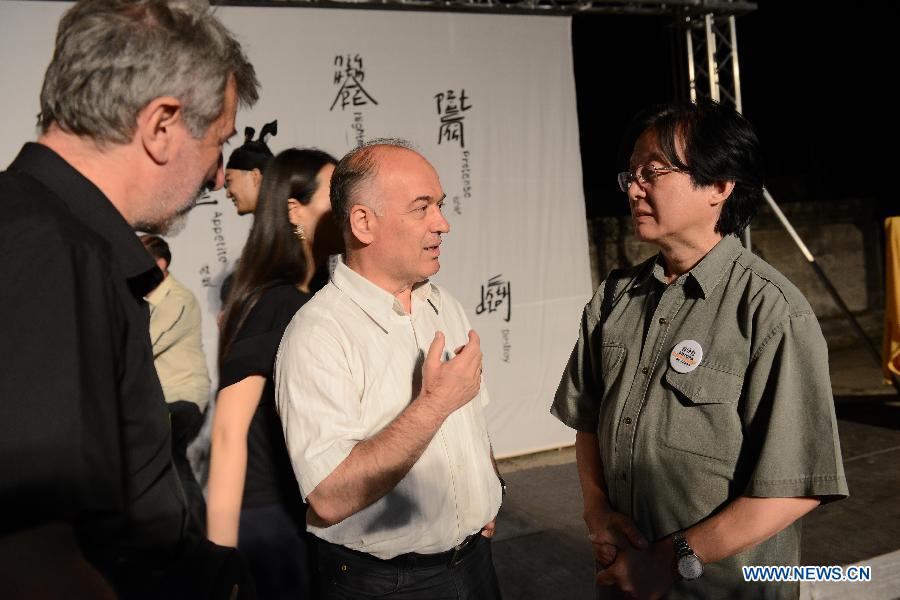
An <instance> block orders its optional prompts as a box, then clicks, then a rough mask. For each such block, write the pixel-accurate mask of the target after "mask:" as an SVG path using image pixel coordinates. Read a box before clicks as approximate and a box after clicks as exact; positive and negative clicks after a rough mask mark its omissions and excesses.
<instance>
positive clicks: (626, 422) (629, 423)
mask: <svg viewBox="0 0 900 600" xmlns="http://www.w3.org/2000/svg"><path fill="white" fill-rule="evenodd" d="M625 424H626V425H631V417H625Z"/></svg>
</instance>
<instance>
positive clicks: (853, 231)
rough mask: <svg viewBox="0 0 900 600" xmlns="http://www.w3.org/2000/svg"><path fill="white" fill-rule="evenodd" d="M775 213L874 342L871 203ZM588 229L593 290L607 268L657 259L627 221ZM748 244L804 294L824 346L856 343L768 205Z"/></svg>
mask: <svg viewBox="0 0 900 600" xmlns="http://www.w3.org/2000/svg"><path fill="white" fill-rule="evenodd" d="M776 200H777V199H776ZM780 206H781V209H782V211H783V212H784V213H785V215H786V216H787V218H788V220H789V221H790V222H791V224H793V226H794V228H795V229H796V230H797V233H798V234H799V235H800V237H801V239H803V241H804V243H805V244H806V246H807V247H808V248H809V250H810V252H812V254H813V256H814V257H815V258H816V261H817V262H818V263H819V265H820V266H821V267H822V270H823V271H824V272H825V274H826V275H827V276H828V278H829V279H830V280H831V283H832V284H833V285H834V287H835V288H836V289H837V290H838V293H839V294H840V295H841V297H842V298H843V300H844V302H845V303H846V304H847V306H848V307H849V308H850V310H851V312H853V313H854V314H856V315H857V316H858V317H859V320H860V322H861V324H862V326H863V328H864V329H865V330H866V332H867V333H869V334H870V335H871V336H872V337H873V338H875V339H877V340H879V343H880V335H881V333H880V327H881V324H880V315H881V314H882V311H883V309H884V233H883V232H884V228H883V224H882V223H881V222H878V221H877V220H876V218H875V215H874V213H873V209H872V203H871V202H867V201H863V200H847V201H841V202H829V203H825V204H820V203H815V202H795V203H791V204H784V205H780ZM588 226H589V239H590V242H591V267H592V270H593V277H594V284H595V287H596V285H599V283H600V281H602V279H603V277H605V275H606V273H608V272H609V271H610V270H611V269H613V268H616V267H624V266H628V265H632V264H636V263H638V262H641V261H642V260H644V259H646V258H648V257H649V256H652V255H653V254H655V252H656V249H655V247H653V246H651V245H649V244H645V243H642V242H639V241H637V240H636V239H635V237H634V233H633V231H632V226H631V217H606V218H599V219H594V220H593V221H591V222H590V223H589V224H588ZM751 243H752V247H753V251H754V252H756V253H757V254H759V255H760V256H761V257H762V258H763V259H764V260H766V261H767V262H769V263H770V264H771V265H773V266H774V267H775V268H776V269H778V270H779V271H780V272H781V273H783V274H784V275H785V276H786V277H787V278H788V279H790V280H791V281H792V282H793V283H794V284H795V285H796V286H797V287H798V288H799V289H800V291H802V292H803V294H804V295H805V296H806V298H807V299H808V300H809V303H810V304H811V305H812V307H813V310H814V311H815V312H816V315H818V317H819V319H820V321H821V323H822V328H823V330H824V331H825V334H826V337H827V338H828V340H829V345H832V347H839V346H844V345H847V344H852V343H855V340H856V338H855V337H854V334H853V331H852V329H851V328H850V326H849V325H848V324H847V322H846V320H845V319H844V317H843V314H842V313H841V312H840V309H839V308H838V306H837V305H836V304H835V302H834V301H833V300H832V297H831V296H830V295H829V293H828V291H827V289H826V287H825V286H824V285H823V284H822V283H821V281H820V280H819V278H818V276H817V275H816V273H815V272H814V271H813V269H812V267H810V265H809V263H808V262H807V261H806V259H805V258H804V257H803V254H802V253H801V252H800V250H799V249H798V248H797V246H796V245H795V244H794V242H793V240H792V239H791V237H790V236H789V235H788V233H787V231H786V230H785V229H784V227H782V225H781V223H780V221H778V219H777V218H776V217H775V215H774V213H773V212H772V211H771V209H769V207H768V205H766V206H764V207H763V209H762V210H761V211H760V214H759V215H758V216H757V218H756V219H755V220H754V222H753V225H752V227H751Z"/></svg>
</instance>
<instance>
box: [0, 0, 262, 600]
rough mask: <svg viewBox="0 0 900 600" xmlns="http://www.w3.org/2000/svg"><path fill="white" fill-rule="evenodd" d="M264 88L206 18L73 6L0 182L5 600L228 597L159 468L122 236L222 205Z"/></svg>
mask: <svg viewBox="0 0 900 600" xmlns="http://www.w3.org/2000/svg"><path fill="white" fill-rule="evenodd" d="M257 88H258V82H257V80H256V76H255V74H254V71H253V67H252V65H250V63H249V62H248V61H247V59H246V57H245V56H244V54H243V51H242V50H241V47H240V45H239V44H238V42H237V41H236V40H235V39H234V37H233V36H232V34H231V33H230V32H229V31H228V30H227V29H226V28H225V27H224V26H223V25H222V24H221V23H220V22H219V21H218V20H217V19H216V18H215V17H214V16H213V15H212V12H211V11H210V9H209V6H208V5H207V4H206V3H205V2H184V1H182V0H179V1H171V2H170V1H169V0H138V1H131V0H129V1H126V0H83V1H81V2H78V3H77V4H75V5H74V6H73V7H72V8H70V9H69V10H68V11H67V12H66V14H65V15H64V16H63V17H62V20H61V22H60V25H59V30H58V33H57V37H56V48H55V51H54V55H53V59H52V60H51V62H50V65H49V66H48V68H47V72H46V75H45V79H44V84H43V89H42V91H41V113H40V117H39V125H40V129H41V134H40V137H39V139H38V141H37V143H29V144H26V145H25V146H24V148H23V149H22V150H21V152H20V153H19V155H18V157H17V158H16V159H15V161H14V162H13V163H12V164H11V165H10V166H9V168H8V170H7V171H5V172H4V173H2V174H0V207H2V210H3V219H2V220H0V255H2V256H3V261H0V289H2V290H3V291H2V293H0V322H2V323H3V334H2V335H0V356H2V357H3V369H2V371H0V399H2V401H0V428H2V431H0V506H2V507H3V511H2V514H0V581H2V582H3V591H2V592H0V595H2V596H3V597H4V598H7V599H8V598H19V597H22V598H34V597H40V598H56V597H59V598H73V597H94V596H95V594H96V593H97V591H98V590H99V589H101V588H103V589H104V590H105V592H103V593H105V594H106V595H107V596H109V595H112V594H115V595H116V596H118V597H119V598H144V597H147V598H182V597H190V598H199V597H229V596H230V595H231V594H232V593H233V592H234V591H235V586H234V585H233V584H234V583H241V582H239V581H234V579H235V578H239V577H240V570H239V568H238V567H239V563H232V562H231V561H232V560H234V559H236V557H237V555H236V554H235V553H234V551H233V550H229V549H226V548H217V547H216V546H214V545H213V544H210V543H209V542H208V541H206V540H205V539H204V538H203V537H202V536H201V535H200V528H199V527H198V524H196V523H193V522H192V521H191V520H190V517H189V513H188V511H187V507H186V503H185V498H184V493H183V492H182V490H181V489H180V485H179V481H178V477H177V474H176V472H175V469H174V468H173V465H172V453H171V432H170V427H169V416H168V412H167V409H166V403H165V400H164V398H163V392H162V389H161V387H160V384H159V380H158V378H157V375H156V371H155V369H154V366H153V353H152V350H151V346H150V337H149V331H148V326H149V321H148V308H147V303H146V302H145V301H144V300H143V296H144V295H145V294H146V293H148V292H149V291H150V290H151V289H153V288H154V287H155V286H156V285H157V284H158V283H159V282H160V281H161V279H162V273H161V272H160V270H159V269H158V268H157V266H156V264H155V262H154V261H153V259H152V258H151V257H150V255H149V254H148V253H147V251H146V250H145V249H144V247H143V246H142V245H141V243H140V241H138V238H137V236H136V235H135V234H134V229H142V230H144V231H148V232H159V233H162V232H164V231H165V230H166V229H167V228H168V227H170V226H171V225H172V224H174V223H175V222H177V221H178V220H179V218H180V217H181V216H182V215H183V214H184V213H186V212H187V211H188V210H190V208H191V207H192V206H193V205H194V204H195V201H196V197H197V193H198V191H199V189H200V188H201V186H202V185H203V184H204V182H210V185H211V187H213V188H218V187H221V185H222V183H223V180H224V174H223V171H222V168H221V166H220V165H221V162H220V158H221V152H222V145H223V144H224V143H225V141H226V140H227V139H228V138H229V137H231V135H232V134H233V133H234V120H235V113H236V110H237V107H238V105H239V104H243V105H252V104H253V103H254V102H255V101H256V99H257ZM23 548H29V549H30V550H31V552H32V553H31V554H24V553H23V551H22V549H23ZM26 556H33V557H36V559H35V560H28V559H27V558H23V557H26ZM84 559H86V560H87V562H85V560H84ZM238 560H239V559H238ZM67 566H70V567H75V566H77V567H78V568H77V569H76V571H77V572H76V571H70V570H67V569H66V567H67ZM223 577H224V579H223ZM251 590H252V586H251V587H249V588H248V587H246V586H244V585H242V586H241V587H240V588H239V589H238V590H237V591H238V593H239V594H243V593H244V592H249V591H251ZM241 597H243V596H241Z"/></svg>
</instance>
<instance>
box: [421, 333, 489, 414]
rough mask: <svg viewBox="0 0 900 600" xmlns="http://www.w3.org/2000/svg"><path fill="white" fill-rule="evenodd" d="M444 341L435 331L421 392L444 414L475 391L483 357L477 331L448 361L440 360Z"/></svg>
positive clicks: (460, 403) (466, 400)
mask: <svg viewBox="0 0 900 600" xmlns="http://www.w3.org/2000/svg"><path fill="white" fill-rule="evenodd" d="M444 344H445V340H444V334H443V333H442V332H440V331H438V332H435V334H434V340H433V341H432V342H431V346H430V347H429V348H428V354H427V355H426V356H425V362H424V364H423V365H422V395H423V396H425V397H426V398H428V401H429V402H430V403H432V405H433V406H434V407H435V408H436V409H438V410H439V411H440V412H441V414H442V415H443V416H444V417H446V416H448V415H450V413H452V412H453V411H455V410H456V409H458V408H460V407H462V406H465V405H466V404H467V403H468V402H469V401H470V400H471V399H472V398H474V397H475V396H476V395H477V394H478V391H479V390H480V389H481V369H482V363H483V359H484V357H483V355H482V353H481V342H480V340H479V339H478V334H477V333H475V332H474V331H472V330H470V331H469V341H468V343H467V344H466V345H465V346H462V347H461V348H459V349H457V351H456V356H454V357H453V358H451V359H450V360H448V361H447V362H443V361H441V356H442V355H443V353H444Z"/></svg>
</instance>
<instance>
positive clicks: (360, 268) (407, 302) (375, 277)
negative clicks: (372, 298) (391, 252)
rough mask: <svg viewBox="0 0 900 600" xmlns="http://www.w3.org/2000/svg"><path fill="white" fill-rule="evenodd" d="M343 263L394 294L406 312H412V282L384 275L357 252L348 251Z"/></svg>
mask: <svg viewBox="0 0 900 600" xmlns="http://www.w3.org/2000/svg"><path fill="white" fill-rule="evenodd" d="M344 263H345V264H346V265H347V267H348V268H349V269H351V270H353V271H354V272H355V273H356V274H357V275H359V276H360V277H364V278H366V279H368V280H369V281H371V282H372V283H374V284H375V285H376V286H378V287H380V288H381V289H383V290H384V291H386V292H388V293H389V294H391V295H392V296H394V297H395V298H396V299H397V300H398V301H399V302H400V306H402V307H403V310H404V311H406V314H411V313H412V288H413V285H415V282H413V283H406V282H397V281H394V280H393V279H392V278H391V277H389V276H387V275H385V274H384V273H383V272H381V271H380V270H379V269H378V268H376V267H375V266H374V265H370V264H368V263H369V261H367V260H366V259H365V258H364V257H362V256H360V254H359V253H356V252H353V253H350V252H348V253H347V254H346V255H345V257H344Z"/></svg>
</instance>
